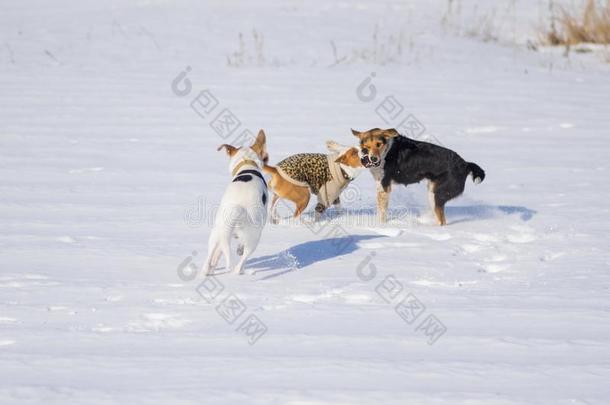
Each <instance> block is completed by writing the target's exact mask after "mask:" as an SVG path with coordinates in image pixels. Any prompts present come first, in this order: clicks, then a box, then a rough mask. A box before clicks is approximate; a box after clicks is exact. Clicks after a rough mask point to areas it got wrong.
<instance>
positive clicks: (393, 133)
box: [383, 128, 400, 138]
mask: <svg viewBox="0 0 610 405" xmlns="http://www.w3.org/2000/svg"><path fill="white" fill-rule="evenodd" d="M399 135H400V134H399V133H398V131H397V130H396V129H394V128H388V129H386V130H384V131H383V136H385V137H388V138H396V137H397V136H399Z"/></svg>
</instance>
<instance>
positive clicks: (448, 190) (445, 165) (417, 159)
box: [352, 128, 485, 225]
mask: <svg viewBox="0 0 610 405" xmlns="http://www.w3.org/2000/svg"><path fill="white" fill-rule="evenodd" d="M352 133H353V134H354V135H355V136H357V137H358V138H359V139H360V149H361V161H362V165H363V166H365V167H367V168H369V169H370V170H371V173H372V174H373V177H374V178H375V181H376V182H377V215H378V216H379V220H380V221H381V222H386V221H387V208H388V202H389V199H390V191H391V187H392V184H393V183H397V184H404V185H405V186H406V185H409V184H413V183H418V182H420V181H421V180H424V179H426V180H428V196H429V199H430V205H431V207H432V210H433V211H434V215H435V216H436V220H437V221H438V223H439V225H446V224H447V221H446V219H445V204H446V203H447V201H449V200H451V199H453V198H455V197H457V196H459V195H460V194H462V192H463V191H464V184H465V183H466V177H468V175H469V174H472V180H473V181H474V182H475V183H480V182H482V181H483V179H484V178H485V172H484V171H483V169H481V168H480V167H479V166H478V165H477V164H475V163H471V162H466V161H465V160H464V159H462V158H461V157H460V156H459V155H458V154H457V153H455V152H454V151H452V150H449V149H447V148H443V147H442V146H438V145H434V144H431V143H428V142H422V141H416V140H414V139H410V138H407V137H406V136H402V135H400V134H399V133H398V132H397V131H396V130H395V129H393V128H391V129H379V128H373V129H371V130H368V131H365V132H358V131H354V130H353V129H352Z"/></svg>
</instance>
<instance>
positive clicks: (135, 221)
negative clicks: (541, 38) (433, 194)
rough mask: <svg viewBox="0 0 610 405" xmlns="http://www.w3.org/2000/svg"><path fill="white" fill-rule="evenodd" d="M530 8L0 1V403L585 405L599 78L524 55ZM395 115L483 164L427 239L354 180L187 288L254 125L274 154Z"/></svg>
mask: <svg viewBox="0 0 610 405" xmlns="http://www.w3.org/2000/svg"><path fill="white" fill-rule="evenodd" d="M254 3H256V4H254ZM530 3H531V4H530ZM448 4H451V7H449V6H448ZM546 10H547V5H546V2H544V1H541V2H525V1H523V0H516V1H501V0H498V1H495V2H493V1H489V0H471V1H457V2H456V1H454V2H447V1H444V0H443V1H441V0H436V1H425V0H418V1H407V0H402V1H383V2H376V1H372V0H371V1H358V2H343V1H336V0H329V1H287V2H277V3H276V2H271V1H261V2H245V1H244V2H239V3H238V2H222V1H214V2H205V3H203V2H196V1H133V2H123V1H110V2H101V1H90V0H86V1H71V2H68V1H64V0H62V1H57V2H45V1H31V0H26V1H19V2H16V1H15V2H9V1H2V3H1V5H0V403H3V404H4V403H6V404H13V403H46V404H53V403H80V404H85V403H86V404H89V403H94V404H98V403H146V404H158V403H198V404H199V403H206V404H207V403H210V404H216V403H223V404H235V403H248V404H269V403H278V404H279V403H281V404H329V403H333V404H334V403H340V404H360V403H366V404H378V403H384V404H541V403H545V404H607V403H608V402H609V401H610V399H609V398H610V385H609V384H608V381H610V322H609V321H610V290H609V287H610V271H609V270H610V255H609V253H608V250H609V249H608V247H609V244H608V240H607V239H606V238H607V237H608V232H609V231H610V215H609V214H610V211H609V207H608V202H607V201H608V200H610V186H608V184H609V182H608V177H609V175H610V174H609V172H608V168H609V166H608V157H609V156H610V137H609V136H610V130H609V128H610V110H609V109H608V105H609V102H610V80H609V77H610V76H609V73H610V65H608V64H606V63H604V62H603V61H602V60H601V59H602V58H601V57H600V56H599V55H597V54H596V53H588V54H582V55H580V54H579V55H576V54H571V55H570V57H569V58H565V57H564V56H562V52H563V50H554V49H542V48H541V49H538V51H537V52H535V51H532V50H528V47H527V46H526V44H527V41H528V40H529V39H533V38H535V29H534V28H533V27H535V26H536V24H537V23H539V22H540V21H541V20H543V19H544V13H545V12H546ZM240 33H241V37H242V39H241V42H242V44H240V39H239V35H240ZM333 48H334V51H333ZM187 67H189V68H188V69H189V71H188V74H187V75H186V80H184V79H182V78H178V76H179V75H180V74H181V72H184V71H185V69H187ZM201 92H203V93H201ZM202 94H203V95H204V96H203V97H204V99H209V98H210V97H213V98H214V100H216V101H217V103H218V104H217V105H216V108H215V109H214V110H213V111H212V112H211V113H209V114H202V115H203V116H201V115H199V114H198V113H197V112H195V111H194V109H193V108H192V107H191V103H192V102H193V100H199V101H201V100H202V98H201V97H202ZM206 97H207V98H206ZM388 100H390V101H388ZM388 102H394V105H396V103H400V104H401V105H402V107H403V109H402V111H401V112H400V114H398V115H397V116H396V117H395V118H392V119H390V120H389V121H391V122H389V123H386V122H384V120H383V119H382V116H381V115H382V114H383V113H382V109H379V108H378V107H379V105H380V104H382V105H385V106H387V104H383V103H388ZM195 107H196V108H197V107H199V112H200V113H201V103H200V104H197V103H196V104H195ZM210 108H211V107H210ZM225 109H227V111H230V112H231V113H232V114H233V115H234V117H235V118H236V119H237V120H239V122H240V123H241V124H240V126H239V128H237V129H235V132H234V133H232V134H231V135H228V136H227V138H226V139H222V138H221V137H220V136H219V135H218V134H217V133H216V132H215V131H214V129H212V127H211V126H210V125H214V122H213V121H214V119H215V117H216V116H217V115H218V114H219V113H221V112H223V111H224V110H225ZM399 109H400V108H399ZM380 114H381V115H380ZM410 114H412V115H413V116H414V117H416V119H417V120H419V122H421V123H422V124H423V125H424V126H425V129H426V130H425V133H424V134H423V135H422V136H423V137H424V138H426V137H427V139H433V140H435V142H441V143H442V144H443V145H445V146H447V147H450V148H452V149H454V150H456V151H457V152H458V153H460V154H461V155H462V156H463V157H464V158H466V159H467V160H470V161H474V162H476V163H478V164H479V165H481V166H482V167H483V168H484V169H485V170H486V172H487V178H486V180H485V181H484V182H483V183H482V184H480V185H474V184H473V183H472V182H471V181H470V180H468V183H467V186H466V192H465V193H464V195H463V196H462V197H460V198H459V199H457V200H454V201H453V202H451V203H450V204H449V206H448V209H447V217H448V221H449V225H448V226H447V227H439V226H436V225H435V224H434V221H433V219H432V215H431V213H430V212H429V209H428V207H427V199H426V191H425V185H424V184H420V185H414V186H411V187H409V188H404V187H403V188H399V189H397V190H396V191H395V192H394V193H393V195H392V201H391V204H390V207H391V208H392V212H391V214H392V216H393V219H392V221H391V222H390V223H389V224H387V225H386V226H381V225H379V224H378V223H376V220H375V188H374V183H373V180H372V177H371V176H370V175H369V174H368V173H364V174H363V175H362V176H360V178H358V179H357V181H356V182H355V183H354V184H353V185H352V186H351V187H350V189H348V194H346V195H345V197H344V212H342V213H339V212H336V211H334V210H331V211H330V212H329V216H328V217H327V218H326V220H324V221H322V222H320V223H318V224H313V225H312V224H311V223H309V222H308V223H305V224H304V223H299V222H293V221H290V220H288V219H287V217H288V215H289V210H288V209H286V208H285V207H284V208H282V210H281V212H282V215H283V216H284V217H286V218H285V219H284V220H283V221H282V222H281V223H280V224H278V225H271V224H269V225H268V226H267V227H266V229H265V231H264V233H263V237H262V240H261V243H260V245H259V248H258V250H257V251H256V252H255V254H254V257H253V259H252V260H251V261H250V263H249V266H248V267H249V268H250V269H251V270H256V273H255V274H247V275H244V276H236V275H233V274H222V273H224V270H220V271H219V273H221V274H219V275H218V276H217V277H215V278H213V279H207V281H206V282H205V283H204V284H202V282H204V280H205V279H204V278H203V277H202V276H201V275H197V276H196V277H195V278H194V279H191V280H190V277H188V275H189V274H188V272H189V269H190V268H191V265H192V267H195V268H198V267H200V266H201V264H202V262H203V258H204V257H205V254H206V246H207V238H208V235H209V232H210V227H209V223H211V220H212V218H211V215H212V214H213V212H214V210H215V207H216V204H217V202H218V201H219V200H220V197H221V195H222V192H223V190H224V187H225V184H226V183H227V182H228V179H229V173H228V170H227V159H226V157H225V155H224V154H223V153H220V152H216V147H217V146H218V145H219V144H220V143H224V142H226V141H227V140H228V141H234V140H235V138H236V137H237V136H238V135H239V134H241V133H242V131H243V130H246V129H248V130H250V131H252V132H255V131H257V130H258V129H259V128H264V129H265V131H266V133H267V136H268V148H269V153H270V156H271V161H272V162H276V161H278V160H280V159H282V158H284V157H285V156H287V155H289V154H292V153H296V152H304V151H324V141H325V140H327V139H334V140H336V141H339V142H342V143H345V144H355V141H356V138H354V137H353V136H352V135H351V133H350V128H355V129H358V130H364V129H368V128H372V127H390V126H398V125H399V124H400V122H401V121H402V120H403V119H404V118H405V117H407V116H409V115H410ZM385 118H386V119H387V116H386V117H385ZM312 209H313V203H312V206H310V208H309V212H308V213H307V214H306V215H305V219H306V220H309V219H311V211H312ZM236 300H239V301H236ZM230 302H232V303H234V304H235V303H237V304H238V305H237V306H234V307H233V309H235V310H234V311H226V308H227V304H228V303H230ZM415 304H417V305H415ZM221 315H224V318H227V320H225V319H224V318H223V316H221ZM414 318H415V319H414ZM255 322H260V323H258V324H256V323H255Z"/></svg>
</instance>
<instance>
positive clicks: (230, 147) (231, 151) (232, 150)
mask: <svg viewBox="0 0 610 405" xmlns="http://www.w3.org/2000/svg"><path fill="white" fill-rule="evenodd" d="M222 148H225V150H226V151H227V155H229V156H231V157H232V156H233V155H234V154H236V153H237V150H238V149H239V148H236V147H235V146H233V145H229V144H226V143H223V144H222V145H220V146H219V147H218V149H216V150H221V149H222Z"/></svg>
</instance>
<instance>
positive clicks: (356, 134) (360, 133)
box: [352, 129, 362, 138]
mask: <svg viewBox="0 0 610 405" xmlns="http://www.w3.org/2000/svg"><path fill="white" fill-rule="evenodd" d="M352 134H354V136H357V137H358V138H360V136H362V132H358V131H356V130H355V129H352Z"/></svg>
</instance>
